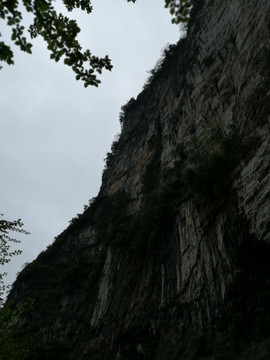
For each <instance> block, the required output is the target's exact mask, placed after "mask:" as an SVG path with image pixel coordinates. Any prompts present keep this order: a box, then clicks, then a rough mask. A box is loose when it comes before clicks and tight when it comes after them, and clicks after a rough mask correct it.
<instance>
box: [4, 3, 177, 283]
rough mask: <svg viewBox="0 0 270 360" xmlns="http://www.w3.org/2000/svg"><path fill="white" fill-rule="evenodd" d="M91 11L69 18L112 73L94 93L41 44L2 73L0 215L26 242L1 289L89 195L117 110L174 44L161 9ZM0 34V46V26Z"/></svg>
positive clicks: (99, 6) (127, 6)
mask: <svg viewBox="0 0 270 360" xmlns="http://www.w3.org/2000/svg"><path fill="white" fill-rule="evenodd" d="M92 4H93V7H94V11H93V13H92V14H90V15H87V14H85V15H82V14H79V13H76V18H77V19H78V24H79V26H80V27H81V29H82V31H81V33H80V41H81V43H82V45H83V46H84V48H90V49H91V50H92V52H93V53H94V54H95V55H98V56H104V55H106V54H108V55H109V56H110V57H111V59H112V62H113V65H114V68H113V71H112V72H106V73H105V74H104V75H103V76H102V84H101V85H100V87H99V88H92V87H88V88H87V89H85V88H84V87H83V84H82V83H80V82H77V81H76V80H75V76H74V75H73V72H72V71H71V69H70V68H69V67H67V66H64V65H63V64H61V61H60V62H59V63H58V64H56V63H54V62H53V61H51V60H49V53H48V52H47V50H46V47H45V46H44V44H43V43H42V41H41V40H36V41H35V43H34V47H33V55H27V54H21V53H19V52H18V51H16V52H15V65H14V66H6V65H4V68H3V69H2V70H1V71H0V163H1V170H0V171H1V176H0V213H4V214H5V218H7V219H10V220H15V219H18V218H22V220H23V222H24V224H25V228H26V229H27V230H29V231H30V232H31V235H29V236H24V237H20V238H21V239H22V242H21V244H20V248H21V249H22V250H23V254H22V255H21V256H18V257H16V258H13V260H12V261H11V263H10V264H9V265H7V266H6V268H5V270H7V271H8V273H9V275H8V281H9V282H12V281H13V280H14V278H15V274H16V273H17V272H18V271H20V269H21V267H22V264H24V263H25V262H30V261H32V260H33V259H34V258H35V257H36V256H37V255H38V254H39V253H40V252H41V251H42V250H45V249H46V247H47V246H48V245H49V244H51V243H52V241H53V239H54V237H55V236H56V235H58V234H59V233H60V232H61V231H62V230H64V229H65V228H66V227H67V226H68V222H69V220H70V219H71V218H72V217H74V216H75V215H76V214H77V213H80V212H82V211H83V205H84V204H87V203H88V200H89V199H90V198H92V197H93V196H96V195H97V193H98V190H99V187H100V185H101V174H102V170H103V167H104V161H103V159H104V157H105V156H106V152H107V151H109V150H110V146H111V143H112V141H113V139H114V136H115V134H117V133H119V131H120V127H119V121H118V114H119V112H120V108H121V106H122V105H124V104H125V103H126V102H127V100H129V99H130V98H131V97H136V96H137V94H138V93H139V92H140V91H141V89H142V86H143V84H144V82H145V80H146V78H147V76H148V74H147V71H148V70H150V69H151V68H153V67H154V65H155V63H156V61H157V60H158V58H159V57H160V53H161V50H162V48H163V47H164V46H165V45H166V44H167V43H175V42H176V41H177V40H178V38H179V36H180V32H179V29H178V28H177V26H175V25H172V24H171V23H170V15H169V13H168V11H167V9H164V0H137V2H136V3H135V4H133V3H127V2H126V1H125V0H93V1H92ZM69 16H70V15H69ZM0 30H1V33H2V34H3V35H4V36H6V33H5V29H4V28H3V24H2V23H0ZM0 272H2V269H0Z"/></svg>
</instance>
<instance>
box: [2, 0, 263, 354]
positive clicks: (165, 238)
mask: <svg viewBox="0 0 270 360" xmlns="http://www.w3.org/2000/svg"><path fill="white" fill-rule="evenodd" d="M195 9H196V10H197V11H196V15H194V19H193V20H192V22H191V24H190V26H189V30H188V35H187V38H186V39H182V40H180V42H179V44H178V45H177V46H176V47H175V48H174V49H173V50H172V51H171V54H170V55H169V56H168V59H167V60H166V61H165V62H164V64H163V67H162V68H161V69H160V70H159V71H158V72H157V74H156V76H155V77H154V79H153V80H152V82H151V83H150V84H149V85H148V86H147V88H146V89H145V90H144V91H143V92H142V93H141V94H139V96H138V98H137V99H136V101H135V102H134V103H133V104H132V105H131V106H130V109H129V110H128V111H127V112H126V114H125V120H124V123H123V129H122V133H121V136H120V139H119V141H118V143H117V146H116V149H115V151H114V154H113V156H112V157H111V159H110V161H109V162H108V167H107V169H106V170H105V172H104V174H103V183H102V186H101V190H100V193H99V195H98V197H97V199H96V202H95V203H94V204H93V205H92V206H91V207H90V209H88V210H87V211H86V212H85V214H83V215H82V216H81V217H80V218H79V219H78V221H77V222H75V223H74V224H73V225H71V226H70V227H69V228H68V229H67V230H66V231H65V232H64V233H63V234H61V235H60V236H59V237H58V239H57V240H56V242H55V244H54V245H53V246H52V247H51V248H50V249H49V250H48V251H47V252H45V253H44V254H41V255H40V256H39V258H38V259H37V261H36V262H34V263H32V264H30V265H29V266H28V267H27V268H26V269H25V270H24V271H23V272H22V273H21V274H20V276H19V277H18V280H17V281H16V283H15V284H14V287H13V290H12V291H11V294H10V297H9V301H11V300H12V299H15V300H16V301H17V302H19V301H23V300H24V299H26V298H27V297H28V296H31V297H33V298H34V299H35V301H36V308H35V310H34V322H35V326H36V327H37V328H38V329H41V333H42V334H43V337H45V338H47V339H50V338H52V337H55V336H56V337H57V338H58V339H61V341H63V342H64V343H68V345H69V346H70V347H68V352H67V353H66V354H65V359H70V360H71V359H76V360H77V359H92V358H93V359H94V358H95V357H94V356H96V355H97V356H100V357H99V359H107V358H108V359H119V360H120V359H121V360H125V359H127V360H128V359H147V358H148V359H170V358H171V359H173V356H170V355H166V354H167V353H166V352H164V351H165V350H164V348H165V347H166V346H163V345H162V344H164V343H166V342H167V340H166V339H167V337H168V336H169V334H172V335H170V339H178V337H179V336H180V337H181V334H184V333H185V331H186V330H187V329H189V328H192V329H193V330H196V331H201V330H202V331H205V332H206V333H208V334H214V333H218V332H222V331H223V330H224V328H226V329H227V330H228V332H230V331H231V332H233V331H235V328H236V327H237V323H236V320H232V319H233V318H235V316H236V314H239V313H241V311H242V312H243V314H244V315H243V316H245V315H247V316H250V322H251V323H252V321H253V320H252V319H253V317H254V316H253V315H254V314H253V313H255V312H256V310H255V309H257V308H258V307H260V311H261V313H262V314H263V316H265V317H266V318H267V319H269V279H270V271H269V258H268V256H269V255H270V250H269V244H270V171H269V170H270V135H269V134H270V131H269V130H270V129H269V127H270V111H269V110H270V87H269V81H270V41H269V37H270V36H269V35H270V3H269V1H268V0H256V1H255V0H254V1H253V0H248V1H247V0H231V1H229V2H227V1H224V0H212V1H211V0H205V1H196V2H195ZM233 131H235V133H236V134H237V135H236V136H235V138H234V137H233V135H232V134H234V132H233ZM228 139H229V140H230V139H234V140H235V141H234V143H232V145H231V148H230V150H231V151H230V155H229V157H228V150H226V151H227V152H225V150H224V152H222V151H223V150H222V149H223V148H222V146H224V148H225V149H228V141H229V140H228ZM226 141H227V142H226ZM237 141H238V142H237ZM224 144H225V145H224ZM226 144H227V145H226ZM225 146H227V148H226V147H225ZM179 149H180V150H179ZM181 149H182V150H181ZM224 154H225V155H226V156H227V158H226V156H225V155H224ZM216 158H218V159H220V161H224V166H223V169H219V167H218V165H215V168H214V167H213V164H216V163H215V159H216ZM209 159H210V160H211V161H210V160H209ZM226 166H227V168H226ZM204 168H205V169H206V174H210V173H211V171H213V173H211V174H210V175H208V176H209V179H206V180H207V181H206V182H205V181H204V180H203V179H204V178H203V176H205V175H203V174H201V175H200V174H199V176H198V174H197V178H198V177H200V176H201V177H202V178H201V179H202V180H201V183H202V185H201V189H200V187H198V185H196V184H197V182H198V179H196V176H195V178H194V176H193V177H190V176H191V175H190V176H189V174H193V175H194V173H192V170H191V169H195V170H196V169H201V170H203V169H204ZM207 169H208V170H207ZM213 174H214V177H216V178H217V181H216V183H215V182H213V178H210V176H212V177H213ZM220 174H221V175H220ZM195 175H196V172H195ZM172 180H175V183H173V182H172ZM177 181H178V182H177ZM188 181H190V184H188ZM192 181H194V185H193V183H192ZM204 183H206V185H203V184H204ZM166 184H167V186H171V188H170V189H173V195H171V192H170V191H171V190H166V188H165V187H166ZM207 184H208V185H207ZM209 184H210V185H209ZM211 184H212V185H213V184H214V185H213V186H212V189H210V190H209V188H208V187H209V186H210V187H211ZM215 184H216V185H215ZM207 186H208V187H207ZM215 186H216V187H217V189H216V190H215V189H214V188H215ZM164 189H165V190H166V191H167V192H166V191H165V190H164ZM205 189H208V193H206V194H205V192H206V191H207V190H205ZM120 192H125V194H127V195H128V200H121V201H122V203H120V204H123V205H120V206H119V205H117V204H116V202H117V201H118V202H119V200H112V201H111V202H109V203H107V202H106V201H108V199H117V197H115V198H114V196H117V194H119V193H120ZM162 194H165V195H164V196H165V198H166V196H167V197H168V200H167V198H166V199H165V201H164V198H162V196H163V195H162ZM159 196H160V199H163V200H162V201H163V202H162V205H160V203H158V205H157V204H156V203H155V199H156V198H158V197H159ZM169 196H170V198H169ZM125 201H126V202H125ZM160 201H161V200H160ZM149 204H154V205H153V209H152V208H151V207H150V205H149ZM168 204H169V205H168ZM159 206H160V207H159ZM166 206H167V207H166ZM168 206H169V208H170V210H171V212H170V213H169V215H168V219H167V220H166V221H165V222H167V224H168V225H166V224H163V222H162V219H164V216H165V217H166V215H165V214H168V211H167V210H168ZM160 208H161V210H160ZM164 209H165V210H166V211H165V210H164ZM124 210H125V211H126V212H125V213H124ZM160 211H161V212H162V211H163V213H162V214H163V215H164V216H160ZM149 214H152V217H151V216H150V215H149ZM157 214H159V215H157ZM140 215H141V216H143V217H144V218H145V219H146V220H145V221H146V222H148V223H149V224H150V225H148V224H146V223H144V222H143V220H142V219H141V218H140V217H139V216H140ZM136 216H137V218H136ZM100 219H102V220H100ZM131 219H133V223H132V220H131ZM134 219H136V220H134ZM152 222H154V225H153V226H152V225H151V224H152ZM130 223H132V224H133V225H132V227H131V226H130V225H128V224H130ZM115 224H117V225H115ZM155 224H156V225H155ZM115 226H116V228H115ZM128 226H130V227H128ZM147 226H149V227H150V230H149V228H147ZM151 226H152V227H151ZM143 227H144V228H146V230H145V232H146V234H147V235H144V234H141V231H142V230H141V229H142V228H143ZM155 227H156V229H157V230H156V231H155ZM127 228H128V230H127ZM145 238H147V241H146V242H143V243H142V240H141V239H145ZM55 273H60V274H62V275H61V276H62V277H61V276H59V279H58V280H56V279H54V276H55V275H54V274H55ZM53 279H54V280H53ZM239 284H240V285H239ZM51 288H53V289H54V291H52V290H51ZM46 301H47V302H48V304H49V307H50V308H48V307H47V306H46V305H45V302H46ZM258 304H260V305H258ZM44 318H46V321H45V320H44ZM175 333H176V334H177V335H175ZM44 334H45V335H44ZM175 341H176V340H175ZM167 343H169V342H167ZM168 346H169V345H168ZM172 346H174V347H175V344H174V343H172ZM97 358H98V357H97Z"/></svg>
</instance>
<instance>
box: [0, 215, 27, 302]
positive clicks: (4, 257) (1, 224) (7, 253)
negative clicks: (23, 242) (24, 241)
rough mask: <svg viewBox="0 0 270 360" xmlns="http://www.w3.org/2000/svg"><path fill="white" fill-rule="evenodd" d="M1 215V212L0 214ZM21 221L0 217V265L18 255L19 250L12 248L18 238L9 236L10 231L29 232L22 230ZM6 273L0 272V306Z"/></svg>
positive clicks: (17, 241) (4, 288) (18, 241)
mask: <svg viewBox="0 0 270 360" xmlns="http://www.w3.org/2000/svg"><path fill="white" fill-rule="evenodd" d="M0 215H1V216H3V214H0ZM22 227H23V223H22V221H21V219H18V220H14V221H8V220H4V219H0V265H2V266H3V265H5V264H7V263H8V262H10V260H11V258H12V257H13V256H15V255H20V254H21V253H22V251H21V250H13V249H11V248H12V245H13V244H18V243H20V240H17V239H15V238H13V237H11V236H10V232H17V233H21V234H25V235H28V234H29V232H28V231H26V230H24V229H23V228H22ZM5 275H7V273H6V272H1V273H0V307H1V306H2V304H3V295H4V293H5V290H6V288H7V287H6V286H5V284H4V281H3V277H4V276H5Z"/></svg>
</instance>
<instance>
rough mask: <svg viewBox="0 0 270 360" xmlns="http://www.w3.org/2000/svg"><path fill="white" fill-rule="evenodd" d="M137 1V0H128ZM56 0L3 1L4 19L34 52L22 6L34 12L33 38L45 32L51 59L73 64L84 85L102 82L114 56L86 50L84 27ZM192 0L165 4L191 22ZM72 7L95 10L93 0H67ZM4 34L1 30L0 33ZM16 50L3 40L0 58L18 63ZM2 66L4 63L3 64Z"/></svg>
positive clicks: (0, 6)
mask: <svg viewBox="0 0 270 360" xmlns="http://www.w3.org/2000/svg"><path fill="white" fill-rule="evenodd" d="M127 1H128V2H133V3H134V2H136V0H127ZM53 2H54V1H53V0H21V1H19V0H8V1H0V19H2V21H5V22H6V23H7V25H8V26H10V27H11V29H12V35H11V40H12V42H13V43H14V44H15V45H17V46H19V48H20V49H21V50H22V51H25V52H27V53H29V54H31V52H32V50H31V48H32V44H31V42H29V40H28V39H27V37H26V34H25V27H24V25H23V15H22V9H24V10H26V11H27V12H28V13H30V14H32V18H33V21H32V24H31V25H30V26H29V28H28V32H29V34H30V37H31V39H34V38H36V37H37V36H41V37H42V38H43V39H44V40H45V42H46V43H47V48H48V50H49V51H50V53H51V55H50V57H51V59H53V60H55V61H56V62H58V61H59V60H60V59H61V58H63V59H64V63H65V64H66V65H68V66H70V67H71V68H72V70H73V71H74V72H75V74H76V79H77V80H82V81H83V82H84V86H85V87H87V86H88V85H93V86H98V84H99V83H100V80H99V79H98V74H101V73H102V70H103V69H106V70H111V69H112V65H111V60H110V59H109V57H108V55H106V56H105V57H103V58H99V57H97V56H95V55H92V53H91V52H90V50H86V51H83V50H82V47H81V45H80V44H79V42H78V40H77V35H78V33H79V32H80V28H79V26H78V25H77V23H76V21H75V20H70V19H69V18H68V17H66V16H63V15H62V14H61V13H59V14H58V13H57V11H56V9H55V6H54V4H53ZM191 2H192V0H165V7H166V8H168V9H169V10H170V13H171V14H172V16H173V18H172V22H173V23H177V24H178V23H180V22H187V21H188V18H189V12H190V8H191ZM63 3H64V5H65V7H66V9H67V10H68V11H72V10H74V9H76V8H78V9H81V10H82V11H86V12H87V13H91V12H92V5H91V0H63ZM0 36H1V33H0ZM13 57H14V55H13V51H12V50H11V48H10V46H9V45H7V44H6V43H5V42H3V41H0V62H6V63H7V64H9V65H11V64H14V60H13ZM0 68H1V67H0Z"/></svg>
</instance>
